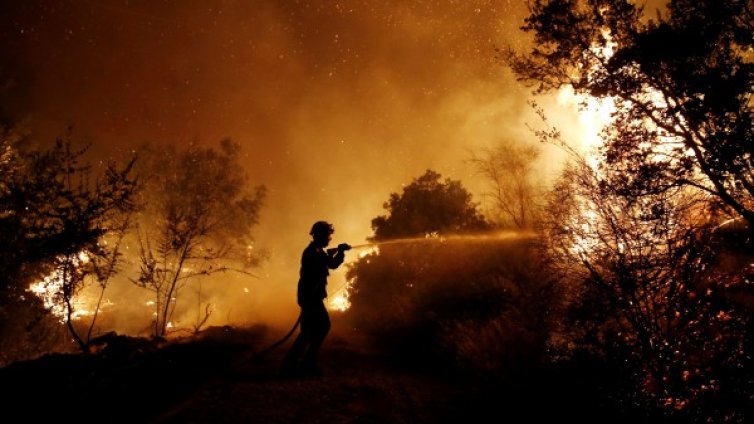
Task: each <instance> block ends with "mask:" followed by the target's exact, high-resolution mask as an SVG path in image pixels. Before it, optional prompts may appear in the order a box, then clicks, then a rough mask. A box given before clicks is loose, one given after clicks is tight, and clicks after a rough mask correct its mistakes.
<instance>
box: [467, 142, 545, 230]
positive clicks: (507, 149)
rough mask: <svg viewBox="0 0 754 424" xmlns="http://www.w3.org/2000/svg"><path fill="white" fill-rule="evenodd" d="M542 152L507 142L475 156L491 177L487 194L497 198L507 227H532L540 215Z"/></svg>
mask: <svg viewBox="0 0 754 424" xmlns="http://www.w3.org/2000/svg"><path fill="white" fill-rule="evenodd" d="M539 153H540V152H539V150H538V149H537V148H536V147H535V146H531V145H521V144H516V143H514V142H511V141H505V142H501V143H499V144H498V145H496V146H495V147H494V148H492V149H487V150H483V151H482V152H481V153H479V154H474V155H472V157H471V161H472V163H473V164H474V165H475V166H476V168H477V170H478V171H479V173H480V174H482V175H483V176H484V177H485V178H486V180H487V183H488V185H489V187H490V189H489V192H488V193H486V194H487V196H489V197H490V198H491V199H492V200H493V202H494V204H495V210H496V211H497V213H498V214H499V215H500V219H499V220H500V222H501V223H502V225H503V226H511V224H512V226H513V227H515V228H518V229H528V228H532V227H533V226H534V225H535V223H536V222H537V220H538V218H539V217H538V215H539V210H538V209H539V205H538V204H537V203H538V200H539V197H540V196H541V191H540V189H539V188H538V187H537V186H536V181H535V176H534V172H533V171H534V166H535V164H536V161H537V159H538V158H539Z"/></svg>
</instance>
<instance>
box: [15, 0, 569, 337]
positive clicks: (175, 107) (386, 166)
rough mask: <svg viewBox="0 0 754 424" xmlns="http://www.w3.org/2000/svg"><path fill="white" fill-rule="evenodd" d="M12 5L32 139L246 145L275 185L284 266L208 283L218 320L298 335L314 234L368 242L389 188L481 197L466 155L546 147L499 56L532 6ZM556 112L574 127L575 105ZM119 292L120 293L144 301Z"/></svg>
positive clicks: (18, 87)
mask: <svg viewBox="0 0 754 424" xmlns="http://www.w3.org/2000/svg"><path fill="white" fill-rule="evenodd" d="M5 3H14V4H4V5H3V6H2V9H3V10H1V12H2V16H3V18H2V21H3V23H2V26H1V27H0V30H1V31H2V33H1V34H0V35H2V37H0V38H2V39H3V40H4V41H3V42H2V44H0V46H1V47H2V49H3V54H2V55H1V57H2V58H3V59H2V63H1V64H0V70H2V71H3V73H0V77H3V78H5V79H6V80H8V81H10V80H12V81H11V82H10V83H7V84H6V85H8V84H9V85H8V86H9V87H13V89H12V92H13V93H15V95H14V96H8V97H5V98H4V99H3V102H4V104H2V107H3V109H4V110H8V111H11V112H12V115H13V116H14V117H15V118H16V119H17V120H18V121H20V122H21V123H22V125H23V126H24V128H26V129H27V130H28V131H30V133H31V135H32V137H33V138H34V139H35V140H37V141H39V142H41V143H46V142H49V141H51V140H53V139H54V137H55V136H56V135H58V134H61V133H62V132H63V130H64V129H65V128H66V127H67V126H69V125H74V126H75V134H76V135H77V137H79V138H80V139H81V140H91V141H92V143H93V149H92V154H94V155H96V156H98V157H101V158H113V157H114V158H118V157H122V156H124V155H126V154H128V153H129V152H130V151H131V150H132V149H133V148H135V147H136V146H138V145H140V144H142V143H144V142H151V143H157V144H159V143H175V144H178V145H181V144H188V143H189V142H198V143H200V144H204V145H213V144H216V143H217V141H219V140H220V139H221V138H223V137H231V138H232V139H234V140H235V141H238V142H239V143H241V145H242V149H243V150H242V155H243V164H244V166H245V167H246V170H247V171H248V173H249V175H250V177H251V182H252V183H253V184H265V185H266V186H267V187H268V188H269V196H268V202H267V205H266V206H265V208H264V209H263V211H262V214H261V223H260V225H259V226H258V227H257V231H256V238H257V246H259V247H263V248H266V249H268V250H269V252H270V255H271V256H270V260H269V261H268V262H267V263H266V264H265V265H264V266H263V267H262V268H261V269H259V270H258V271H257V272H258V274H259V278H251V277H244V276H227V275H226V276H221V277H218V278H215V279H213V280H212V281H205V282H204V283H203V290H204V293H205V295H206V296H207V299H210V300H214V301H215V302H216V303H217V306H216V311H215V313H214V315H213V321H211V322H212V323H220V322H224V321H227V320H230V321H233V322H243V321H245V320H247V321H257V320H268V321H272V322H277V323H287V322H288V321H291V322H292V321H293V320H294V319H295V315H296V313H297V310H296V305H295V302H294V299H295V296H294V293H295V286H296V282H297V279H298V267H299V259H300V254H301V251H302V250H303V248H304V247H305V246H306V244H307V243H308V242H309V236H308V230H309V227H310V226H311V224H312V223H313V222H315V221H316V220H320V219H325V220H328V221H330V222H332V223H334V225H335V228H336V232H335V234H334V236H333V241H334V242H335V243H339V242H349V243H353V244H356V243H360V242H362V241H363V240H364V239H365V238H366V237H367V236H369V235H370V234H371V228H370V221H371V219H372V218H373V217H375V216H377V215H379V214H380V213H382V203H383V202H384V201H385V200H386V199H387V198H388V195H389V193H390V192H394V191H399V190H400V187H401V185H402V184H405V183H408V182H410V181H411V179H413V178H414V177H416V176H417V175H420V174H421V173H423V172H424V170H426V169H428V168H432V169H435V170H437V171H438V172H440V173H441V174H443V175H444V176H447V177H451V178H454V179H460V180H462V182H463V183H464V184H465V185H466V186H467V187H468V188H469V189H470V190H471V191H472V192H476V193H479V192H480V191H481V187H482V182H481V181H478V180H479V176H478V175H476V174H475V173H474V170H473V166H472V165H470V164H469V163H468V162H467V159H468V157H469V151H473V150H475V149H479V148H481V147H486V146H491V145H493V144H494V143H497V142H499V141H500V140H512V141H531V140H533V136H532V134H531V131H530V130H529V129H527V128H526V124H527V123H531V122H536V118H535V117H534V115H533V114H532V112H531V110H530V108H529V107H528V105H527V103H526V101H527V99H528V98H529V91H528V89H526V88H525V87H522V86H521V85H520V84H518V83H517V82H516V81H515V79H514V78H513V76H512V75H511V74H510V73H509V72H508V71H506V69H505V67H504V65H503V64H502V63H500V62H499V61H498V60H497V59H496V58H495V47H500V46H505V45H509V44H510V45H519V44H520V43H523V42H524V41H523V40H522V39H521V37H522V35H521V33H520V32H519V29H518V28H519V27H520V26H521V25H522V23H523V18H524V17H525V15H526V4H525V2H524V1H510V0H498V1H495V0H468V1H453V0H436V1H411V2H404V1H399V0H389V1H385V0H361V1H356V0H353V1H326V0H311V1H304V0H266V1H264V0H260V1H254V2H248V1H241V0H237V1H234V0H214V1H205V0H161V1H155V0H107V1H95V0H91V1H89V0H87V1H83V0H77V1H74V0H57V1H42V0H30V1H25V2H5ZM8 73H11V74H12V75H8ZM0 86H2V85H0ZM546 102H549V103H546V104H547V105H551V106H552V107H553V108H554V109H552V110H555V113H556V114H558V115H559V116H562V117H563V118H562V122H573V117H574V116H575V112H574V110H573V109H574V108H573V105H566V106H563V105H558V104H557V102H556V100H554V99H550V100H546ZM556 156H557V153H553V152H549V153H546V154H545V155H544V156H543V163H542V173H543V174H547V175H551V174H554V173H555V172H556V169H557V165H556V164H555V163H556V162H557V160H556V159H554V158H556ZM478 200H481V199H478ZM344 273H345V272H344V270H338V271H335V272H334V273H333V275H332V276H331V283H330V284H331V287H336V286H339V285H340V284H341V282H342V280H343V275H344ZM122 279H123V280H124V281H123V282H121V283H119V284H118V286H121V287H122V288H121V289H115V288H113V289H112V290H113V295H114V297H115V294H116V290H124V291H127V292H131V291H132V289H134V288H133V287H130V286H129V284H128V283H127V281H126V279H125V278H122ZM190 290H192V288H189V289H187V293H188V291H190ZM244 290H246V291H244ZM134 296H139V295H134ZM190 296H191V295H190V294H187V298H186V301H187V302H190V300H189V298H190ZM138 299H139V300H138V302H134V304H136V303H140V302H142V301H143V299H142V298H138ZM229 299H235V300H234V301H231V300H229ZM139 307H141V306H139ZM129 319H131V318H130V317H129ZM188 319H189V318H184V320H188Z"/></svg>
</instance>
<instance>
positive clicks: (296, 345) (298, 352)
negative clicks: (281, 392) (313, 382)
mask: <svg viewBox="0 0 754 424" xmlns="http://www.w3.org/2000/svg"><path fill="white" fill-rule="evenodd" d="M307 342H308V341H307V337H306V335H305V334H304V332H303V331H302V332H300V333H299V335H298V337H296V340H295V341H294V342H293V346H291V349H290V350H289V351H288V354H287V355H285V359H284V360H283V369H282V372H283V374H293V373H295V372H296V370H297V369H298V368H299V366H298V365H299V360H300V359H301V356H302V354H303V353H304V350H305V349H306V346H307Z"/></svg>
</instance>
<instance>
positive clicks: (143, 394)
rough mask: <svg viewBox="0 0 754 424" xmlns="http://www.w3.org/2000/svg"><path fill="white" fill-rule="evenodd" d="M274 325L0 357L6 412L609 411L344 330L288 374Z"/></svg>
mask: <svg viewBox="0 0 754 424" xmlns="http://www.w3.org/2000/svg"><path fill="white" fill-rule="evenodd" d="M270 333H273V332H270V331H265V330H264V329H262V328H252V329H237V328H231V327H222V328H215V329H212V330H211V331H208V332H205V333H204V334H203V335H202V337H192V338H190V339H187V340H184V341H178V342H176V341H173V342H170V343H165V344H163V345H159V344H157V345H156V344H155V343H153V342H150V341H147V340H144V339H134V338H128V337H124V336H113V337H112V338H111V340H109V341H108V343H107V344H106V346H105V347H104V348H103V349H102V350H101V351H100V352H98V353H96V354H93V355H80V354H55V355H48V356H45V357H42V358H39V359H36V360H33V361H26V362H19V363H14V364H11V365H10V366H8V367H6V368H3V369H0V390H1V392H0V396H1V397H0V399H2V405H3V407H2V410H1V411H0V421H1V422H42V421H45V420H55V421H57V422H60V421H61V420H62V421H63V422H77V423H86V422H98V423H103V422H105V423H107V422H128V423H142V422H146V423H249V422H253V423H445V422H453V423H455V422H531V420H532V419H535V420H541V419H547V420H550V422H552V420H553V419H554V421H555V422H560V421H562V420H563V419H566V417H569V418H575V419H577V420H578V421H579V422H585V421H595V422H604V421H603V418H607V417H604V416H602V415H601V414H602V413H601V412H599V409H603V410H604V408H596V405H595V404H594V403H593V401H592V400H590V399H586V402H584V403H581V402H576V403H574V402H573V401H572V399H571V400H569V399H559V397H560V396H559V395H556V393H561V394H562V393H567V392H568V391H567V390H564V388H563V387H558V386H557V385H556V384H555V385H550V384H545V385H543V384H542V383H541V382H542V381H546V380H547V378H541V377H538V378H533V379H532V380H531V384H524V385H523V386H525V387H522V386H521V385H520V384H517V385H514V386H509V387H508V389H506V388H504V387H501V386H499V385H491V384H488V383H485V382H482V381H480V379H479V378H469V377H468V376H463V375H459V374H458V373H453V372H441V371H439V370H442V367H441V366H438V365H437V364H432V363H430V362H427V363H407V362H404V361H402V360H399V359H398V357H397V356H396V355H394V354H393V353H390V352H387V353H386V352H380V351H378V350H376V349H374V348H372V347H369V345H368V344H367V343H365V342H355V341H354V340H353V339H354V338H353V337H349V338H348V339H346V338H345V337H343V336H342V334H341V335H339V334H338V333H337V331H336V332H334V334H331V336H330V337H328V339H327V341H326V344H325V346H324V348H323V351H322V356H321V368H322V369H323V371H324V375H323V376H321V377H307V378H291V377H283V376H281V375H280V373H279V368H280V363H281V359H282V356H283V355H284V354H285V350H286V348H287V347H288V346H289V344H286V345H284V346H282V347H281V348H279V349H277V350H275V351H273V352H271V353H270V354H268V355H266V356H263V357H259V356H255V355H254V352H257V351H259V350H261V347H264V346H267V345H269V344H270V343H271V342H272V341H274V338H275V337H279V336H280V334H278V333H277V332H274V333H275V334H270ZM561 377H562V376H561ZM548 378H549V377H548ZM569 379H570V378H569ZM521 381H523V380H520V381H519V383H520V382H521ZM571 381H573V380H572V379H571ZM569 384H570V383H569ZM566 398H567V396H566ZM595 408H596V409H595ZM585 412H586V413H585ZM516 416H518V417H519V418H515V417H516ZM615 418H616V417H611V419H610V421H611V422H616V420H615Z"/></svg>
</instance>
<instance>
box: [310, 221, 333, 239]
mask: <svg viewBox="0 0 754 424" xmlns="http://www.w3.org/2000/svg"><path fill="white" fill-rule="evenodd" d="M334 232H335V229H334V228H333V226H332V224H330V223H329V222H327V221H317V222H315V223H314V225H312V229H311V231H309V235H311V236H313V235H330V234H332V233H334Z"/></svg>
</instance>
